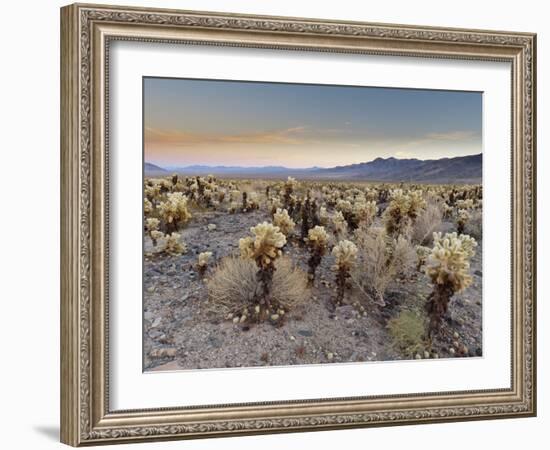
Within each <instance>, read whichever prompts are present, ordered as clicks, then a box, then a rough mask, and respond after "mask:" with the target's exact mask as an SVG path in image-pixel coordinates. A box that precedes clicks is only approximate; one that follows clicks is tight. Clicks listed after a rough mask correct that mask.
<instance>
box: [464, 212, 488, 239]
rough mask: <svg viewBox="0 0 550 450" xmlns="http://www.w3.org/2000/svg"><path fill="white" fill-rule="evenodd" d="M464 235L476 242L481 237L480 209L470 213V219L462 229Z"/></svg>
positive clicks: (481, 217)
mask: <svg viewBox="0 0 550 450" xmlns="http://www.w3.org/2000/svg"><path fill="white" fill-rule="evenodd" d="M464 233H466V234H467V235H469V236H472V237H473V238H475V239H476V240H477V241H480V240H481V238H482V237H483V213H482V211H481V210H480V209H476V210H474V211H472V213H471V218H470V220H469V221H468V223H466V226H465V227H464Z"/></svg>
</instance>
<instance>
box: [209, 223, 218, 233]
mask: <svg viewBox="0 0 550 450" xmlns="http://www.w3.org/2000/svg"><path fill="white" fill-rule="evenodd" d="M207 228H208V231H214V230H215V229H216V228H218V227H217V226H216V224H215V223H209V224H208V227H207Z"/></svg>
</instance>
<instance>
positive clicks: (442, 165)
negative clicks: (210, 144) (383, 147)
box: [145, 154, 483, 183]
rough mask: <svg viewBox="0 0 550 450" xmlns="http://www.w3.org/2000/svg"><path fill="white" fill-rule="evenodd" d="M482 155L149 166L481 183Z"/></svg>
mask: <svg viewBox="0 0 550 450" xmlns="http://www.w3.org/2000/svg"><path fill="white" fill-rule="evenodd" d="M482 166H483V158H482V155H481V154H478V155H470V156H459V157H455V158H441V159H431V160H420V159H397V158H393V157H392V158H376V159H375V160H373V161H370V162H365V163H359V164H350V165H346V166H337V167H331V168H319V167H310V168H306V169H290V168H287V167H283V166H264V167H238V166H203V165H194V166H187V167H177V168H173V169H170V170H166V169H163V168H161V167H159V166H156V165H154V164H150V163H145V174H146V175H150V176H155V175H157V176H158V175H166V174H168V173H173V172H176V173H180V174H182V175H207V174H213V175H217V176H222V177H223V176H225V177H250V178H252V177H262V178H286V177H287V176H293V177H298V178H305V179H309V178H320V179H330V180H340V181H344V180H348V181H386V182H414V183H480V182H481V176H482Z"/></svg>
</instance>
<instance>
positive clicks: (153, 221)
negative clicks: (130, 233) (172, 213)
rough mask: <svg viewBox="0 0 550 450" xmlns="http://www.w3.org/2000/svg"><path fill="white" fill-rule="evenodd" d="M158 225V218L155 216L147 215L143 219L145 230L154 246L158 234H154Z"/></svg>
mask: <svg viewBox="0 0 550 450" xmlns="http://www.w3.org/2000/svg"><path fill="white" fill-rule="evenodd" d="M159 225H160V220H158V219H157V218H156V217H149V218H147V219H146V220H145V230H146V231H147V233H148V234H149V237H150V238H151V241H152V242H153V245H154V246H156V245H157V237H158V234H156V233H155V231H158V229H159Z"/></svg>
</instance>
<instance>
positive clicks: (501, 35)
mask: <svg viewBox="0 0 550 450" xmlns="http://www.w3.org/2000/svg"><path fill="white" fill-rule="evenodd" d="M535 58H536V36H535V35H534V34H531V33H517V32H504V31H485V30H465V29H444V28H432V27H422V26H408V25H407V26H405V25H384V24H371V23H359V22H347V23H342V22H333V21H328V20H314V19H297V18H285V17H258V16H246V15H238V14H226V13H224V14H220V13H209V12H208V13H207V12H191V11H174V10H159V9H143V8H130V7H114V6H94V5H81V4H75V5H71V6H67V7H64V8H62V9H61V60H62V61H61V92H62V98H61V111H62V116H61V119H62V120H61V173H62V174H61V176H62V192H61V205H62V211H61V225H62V248H61V256H62V258H61V260H62V271H61V273H62V279H61V292H62V297H61V314H62V317H61V319H62V320H61V327H62V328H61V355H62V358H61V359H62V360H61V369H62V370H61V440H62V442H64V443H66V444H70V445H73V446H80V445H90V444H107V443H122V442H137V441H146V440H161V439H187V438H199V437H216V436H231V435H243V434H259V433H275V432H296V431H313V430H326V429H337V428H345V427H348V428H349V427H367V426H382V425H384V426H385V425H401V424H421V423H428V422H442V421H459V420H476V419H496V418H505V417H528V416H533V415H535V414H536V348H535V343H536V339H535V328H536V327H535V319H536V317H535V297H536V296H535V276H536V272H535V260H536V258H535V253H536V240H535V234H536V214H535V198H536V190H535V188H536V186H535V180H536V176H535V159H536V158H535V146H536V129H535V127H536V122H535V87H536V71H535V69H536V59H535Z"/></svg>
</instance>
